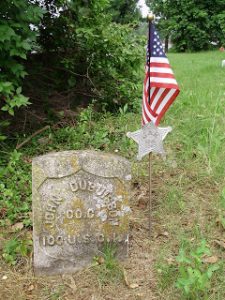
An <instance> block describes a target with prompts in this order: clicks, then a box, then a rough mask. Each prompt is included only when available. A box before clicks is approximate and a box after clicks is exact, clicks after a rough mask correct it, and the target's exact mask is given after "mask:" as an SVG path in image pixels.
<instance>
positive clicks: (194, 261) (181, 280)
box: [176, 240, 219, 300]
mask: <svg viewBox="0 0 225 300" xmlns="http://www.w3.org/2000/svg"><path fill="white" fill-rule="evenodd" d="M206 255H207V256H208V255H211V252H210V249H209V247H208V246H207V244H206V241H205V240H202V242H201V245H200V246H199V247H197V248H196V249H194V250H192V251H190V252H189V253H186V251H185V250H184V248H181V249H180V251H179V255H178V256H177V262H178V278H177V281H176V287H177V288H179V289H181V290H182V292H183V293H184V295H185V296H186V297H187V298H188V299H193V300H194V299H200V297H203V296H205V295H207V292H208V290H209V289H210V284H211V278H212V276H213V274H214V272H215V271H217V270H218V269H219V265H218V264H213V265H211V266H208V265H207V264H204V263H203V258H204V257H205V256H206Z"/></svg>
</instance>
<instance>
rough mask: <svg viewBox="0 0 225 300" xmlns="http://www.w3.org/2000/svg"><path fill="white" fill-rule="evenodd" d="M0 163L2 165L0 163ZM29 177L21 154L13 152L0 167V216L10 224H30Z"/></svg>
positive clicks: (28, 171)
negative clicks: (21, 221) (20, 220)
mask: <svg viewBox="0 0 225 300" xmlns="http://www.w3.org/2000/svg"><path fill="white" fill-rule="evenodd" d="M0 163H3V162H1V161H0ZM30 205H31V176H30V166H29V164H27V163H24V161H23V160H22V154H21V153H20V152H17V151H16V150H14V151H13V152H11V153H10V155H9V161H8V163H7V164H6V165H3V166H2V167H0V216H1V219H2V220H1V224H2V225H4V219H8V220H10V221H12V222H15V221H16V220H19V219H23V221H24V224H25V225H29V224H30V217H29V211H30Z"/></svg>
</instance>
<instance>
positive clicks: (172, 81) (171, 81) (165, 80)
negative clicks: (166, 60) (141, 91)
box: [150, 77, 177, 84]
mask: <svg viewBox="0 0 225 300" xmlns="http://www.w3.org/2000/svg"><path fill="white" fill-rule="evenodd" d="M151 82H157V83H169V84H177V82H176V80H175V79H173V78H160V77H151V78H150V83H151Z"/></svg>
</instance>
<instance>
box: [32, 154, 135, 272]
mask: <svg viewBox="0 0 225 300" xmlns="http://www.w3.org/2000/svg"><path fill="white" fill-rule="evenodd" d="M32 171H33V174H32V179H33V222H34V229H33V239H34V270H35V273H36V274H49V275H50V274H60V273H68V272H73V271H76V270H78V269H81V268H82V267H85V266H88V265H90V264H91V262H92V260H93V257H94V256H96V255H99V254H100V252H99V251H101V249H102V247H103V245H104V243H105V242H113V243H116V245H117V250H118V251H117V255H118V257H124V256H126V255H127V248H128V237H129V236H128V228H129V213H130V208H129V181H130V179H131V175H130V163H129V162H128V161H127V160H125V159H124V158H122V157H119V156H116V155H111V154H103V153H99V152H95V151H65V152H58V153H50V154H47V155H44V156H40V157H36V158H34V159H33V168H32Z"/></svg>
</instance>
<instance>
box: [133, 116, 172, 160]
mask: <svg viewBox="0 0 225 300" xmlns="http://www.w3.org/2000/svg"><path fill="white" fill-rule="evenodd" d="M171 131H172V128H171V127H157V126H155V124H154V123H153V122H150V123H148V124H146V125H144V126H143V127H142V128H141V129H139V130H137V131H134V132H128V133H127V137H129V138H132V139H133V140H134V141H135V142H136V143H137V144H138V155H137V159H138V160H141V159H142V158H143V157H144V156H145V155H146V154H148V153H150V152H154V153H157V154H161V155H162V156H164V157H165V151H164V148H163V140H164V139H165V137H166V136H167V134H168V133H169V132H171Z"/></svg>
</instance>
